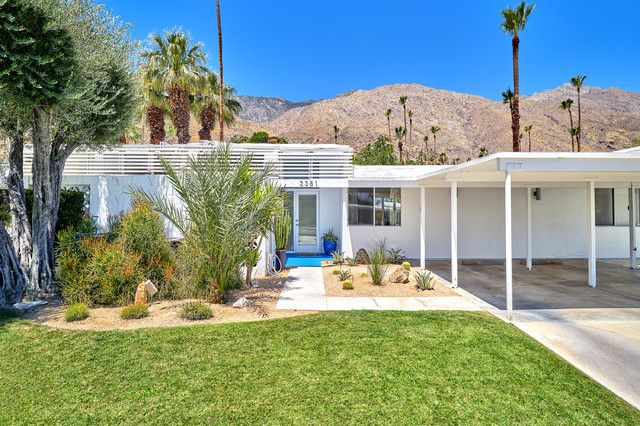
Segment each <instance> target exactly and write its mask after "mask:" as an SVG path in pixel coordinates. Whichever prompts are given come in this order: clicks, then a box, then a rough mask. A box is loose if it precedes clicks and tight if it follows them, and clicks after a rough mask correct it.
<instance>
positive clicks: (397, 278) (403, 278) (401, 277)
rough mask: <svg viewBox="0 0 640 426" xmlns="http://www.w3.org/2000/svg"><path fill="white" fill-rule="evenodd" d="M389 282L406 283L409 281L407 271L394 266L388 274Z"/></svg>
mask: <svg viewBox="0 0 640 426" xmlns="http://www.w3.org/2000/svg"><path fill="white" fill-rule="evenodd" d="M389 282H390V283H403V284H406V283H408V282H409V271H407V270H406V269H404V268H403V267H399V268H396V269H395V270H394V271H393V272H392V273H391V275H389Z"/></svg>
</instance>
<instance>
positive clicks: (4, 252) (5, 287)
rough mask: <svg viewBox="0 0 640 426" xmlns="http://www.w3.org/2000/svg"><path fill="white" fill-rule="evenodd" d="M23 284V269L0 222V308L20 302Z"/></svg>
mask: <svg viewBox="0 0 640 426" xmlns="http://www.w3.org/2000/svg"><path fill="white" fill-rule="evenodd" d="M25 282H26V275H25V273H24V269H23V268H22V266H20V260H18V256H17V255H16V252H15V250H14V249H13V244H12V242H11V238H10V237H9V234H8V233H7V230H6V229H5V227H4V224H3V223H2V222H1V221H0V306H11V305H13V304H14V303H17V302H19V301H20V300H22V295H23V293H24V287H25Z"/></svg>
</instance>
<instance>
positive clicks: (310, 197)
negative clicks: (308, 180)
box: [290, 190, 319, 253]
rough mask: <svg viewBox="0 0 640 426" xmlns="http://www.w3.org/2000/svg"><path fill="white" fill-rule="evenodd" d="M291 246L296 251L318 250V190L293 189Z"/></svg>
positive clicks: (308, 251) (315, 251)
mask: <svg viewBox="0 0 640 426" xmlns="http://www.w3.org/2000/svg"><path fill="white" fill-rule="evenodd" d="M292 195H293V232H292V240H293V241H292V243H293V244H292V246H293V247H291V246H290V249H293V251H295V252H296V253H317V252H318V240H319V236H318V192H317V191H300V190H296V191H293V194H292Z"/></svg>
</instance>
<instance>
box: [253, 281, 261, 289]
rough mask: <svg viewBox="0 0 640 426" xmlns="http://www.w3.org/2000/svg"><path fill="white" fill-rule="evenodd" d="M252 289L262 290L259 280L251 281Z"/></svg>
mask: <svg viewBox="0 0 640 426" xmlns="http://www.w3.org/2000/svg"><path fill="white" fill-rule="evenodd" d="M251 288H260V281H258V280H253V281H251Z"/></svg>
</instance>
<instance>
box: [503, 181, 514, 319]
mask: <svg viewBox="0 0 640 426" xmlns="http://www.w3.org/2000/svg"><path fill="white" fill-rule="evenodd" d="M504 242H505V244H504V246H505V253H504V263H505V268H506V271H505V277H506V285H507V318H509V319H511V311H512V310H513V254H512V247H511V244H512V243H511V171H510V170H506V171H505V172H504Z"/></svg>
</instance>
